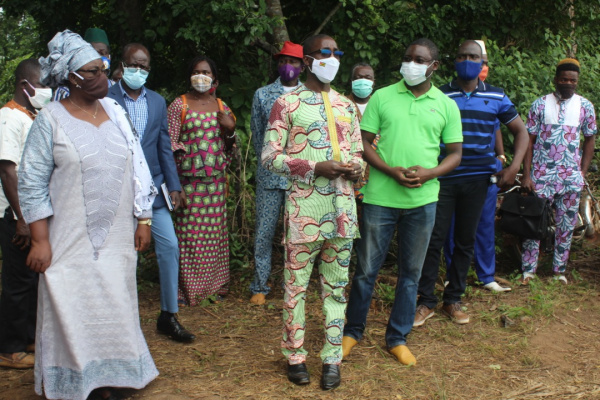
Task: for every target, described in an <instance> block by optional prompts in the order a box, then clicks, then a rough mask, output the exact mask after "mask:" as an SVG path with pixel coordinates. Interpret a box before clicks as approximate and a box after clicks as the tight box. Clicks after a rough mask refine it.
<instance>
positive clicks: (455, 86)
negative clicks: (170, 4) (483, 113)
mask: <svg viewBox="0 0 600 400" xmlns="http://www.w3.org/2000/svg"><path fill="white" fill-rule="evenodd" d="M450 87H451V88H452V89H456V90H460V91H461V92H463V93H465V94H467V93H466V92H465V91H464V90H462V89H461V88H460V86H458V81H457V80H456V79H455V80H453V81H452V82H450ZM485 91H487V85H486V84H485V82H482V81H481V79H480V80H479V81H478V82H477V87H476V88H475V90H473V91H472V92H471V93H470V95H472V94H473V93H475V92H485ZM470 95H467V97H470Z"/></svg>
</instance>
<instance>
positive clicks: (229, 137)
mask: <svg viewBox="0 0 600 400" xmlns="http://www.w3.org/2000/svg"><path fill="white" fill-rule="evenodd" d="M234 137H236V134H235V131H233V133H232V134H231V136H225V139H233V138H234Z"/></svg>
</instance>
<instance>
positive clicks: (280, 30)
mask: <svg viewBox="0 0 600 400" xmlns="http://www.w3.org/2000/svg"><path fill="white" fill-rule="evenodd" d="M267 15H268V16H269V17H277V18H278V19H279V21H278V22H277V24H276V25H275V26H274V27H273V45H274V46H275V48H277V49H280V48H281V46H283V42H285V41H286V40H290V35H289V34H288V30H287V26H286V25H285V19H284V18H283V10H282V9H281V2H280V1H279V0H267Z"/></svg>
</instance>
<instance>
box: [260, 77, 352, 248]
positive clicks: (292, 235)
mask: <svg viewBox="0 0 600 400" xmlns="http://www.w3.org/2000/svg"><path fill="white" fill-rule="evenodd" d="M326 96H327V97H328V99H329V102H330V104H331V109H332V112H333V116H334V119H335V121H334V123H335V127H336V131H337V135H336V136H334V137H331V136H330V130H329V127H328V119H327V107H326V105H325V101H324V96H323V94H322V93H316V92H313V91H312V90H309V89H308V88H307V87H306V86H304V85H300V86H299V87H298V88H297V89H295V90H293V91H291V92H290V93H287V94H285V95H283V96H281V97H279V98H278V99H277V100H276V101H275V104H274V105H273V109H272V110H271V116H270V117H269V125H268V127H267V131H266V133H265V141H264V147H263V150H262V163H263V165H264V166H265V167H266V168H267V169H268V170H270V171H273V172H275V173H277V174H280V175H283V176H285V177H287V178H289V184H288V190H287V200H286V207H285V215H284V221H285V227H286V230H287V233H286V237H287V240H288V241H289V242H290V243H292V244H300V243H310V242H314V241H317V240H326V239H333V238H355V237H358V236H359V233H358V223H357V216H356V202H355V200H354V191H353V182H352V181H348V180H346V179H344V178H343V177H339V178H337V179H333V180H329V179H327V178H325V177H322V176H319V177H315V165H316V164H317V163H318V162H321V161H328V160H334V159H335V158H339V160H340V161H341V162H343V163H350V162H353V163H359V164H360V165H361V167H362V165H363V160H362V152H363V147H362V139H361V135H360V126H359V122H358V116H357V113H356V108H355V106H354V104H353V103H352V102H351V101H350V100H348V99H347V98H346V97H344V96H342V95H340V94H339V93H338V92H336V91H335V90H333V89H331V90H330V91H329V93H328V94H326ZM331 122H333V121H331ZM332 142H333V143H332ZM336 142H337V143H336Z"/></svg>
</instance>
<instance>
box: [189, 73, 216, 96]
mask: <svg viewBox="0 0 600 400" xmlns="http://www.w3.org/2000/svg"><path fill="white" fill-rule="evenodd" d="M190 81H191V83H192V87H193V88H194V90H196V91H197V92H198V93H204V92H207V91H208V90H210V88H211V86H212V78H211V77H210V76H206V75H203V74H197V75H192V77H191V78H190Z"/></svg>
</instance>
